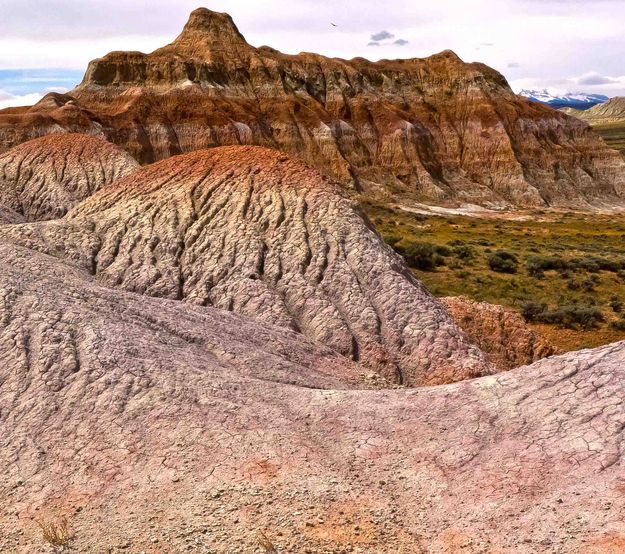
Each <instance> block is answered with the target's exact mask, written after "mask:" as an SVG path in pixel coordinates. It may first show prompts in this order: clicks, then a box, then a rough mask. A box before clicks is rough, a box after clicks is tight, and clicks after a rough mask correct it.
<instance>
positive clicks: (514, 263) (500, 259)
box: [488, 250, 519, 273]
mask: <svg viewBox="0 0 625 554" xmlns="http://www.w3.org/2000/svg"><path fill="white" fill-rule="evenodd" d="M488 265H489V267H490V268H491V269H492V270H493V271H496V272H498V273H516V272H517V267H518V265H519V262H518V259H517V257H516V256H515V255H514V254H512V252H506V251H505V250H497V251H496V252H494V253H493V254H491V255H490V256H488Z"/></svg>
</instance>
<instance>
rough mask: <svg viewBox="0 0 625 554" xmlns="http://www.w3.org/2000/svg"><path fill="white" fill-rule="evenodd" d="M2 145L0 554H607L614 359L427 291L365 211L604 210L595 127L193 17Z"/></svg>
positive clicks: (611, 352)
mask: <svg viewBox="0 0 625 554" xmlns="http://www.w3.org/2000/svg"><path fill="white" fill-rule="evenodd" d="M29 139H30V140H29ZM0 142H1V144H2V150H3V151H2V153H0V257H1V258H0V259H1V260H2V263H0V360H2V363H1V364H0V441H1V442H0V444H1V448H0V469H1V471H2V475H3V479H2V480H1V481H0V500H1V503H0V552H2V553H4V552H9V553H19V554H22V553H24V554H26V553H33V552H44V553H47V552H49V553H52V552H60V551H67V552H81V553H82V552H94V553H107V554H109V553H121V552H132V553H136V554H138V553H140V552H144V553H177V552H187V551H193V552H202V553H233V554H234V553H247V552H251V553H254V552H256V553H262V552H265V553H319V554H321V553H336V554H338V553H347V552H360V553H363V554H364V553H400V552H405V553H455V552H470V553H485V554H490V553H496V554H498V553H527V554H530V553H532V554H533V553H537V552H549V553H596V554H602V553H612V552H619V551H622V550H623V549H625V479H624V478H623V463H624V457H623V448H624V439H625V437H624V429H625V404H624V403H623V396H624V394H625V343H622V342H621V343H614V344H610V345H607V346H603V347H601V348H597V349H586V350H582V351H577V352H569V353H566V354H562V355H558V351H557V349H556V348H555V347H553V346H552V345H551V344H549V343H548V342H547V341H546V340H545V339H544V338H543V337H541V336H539V335H538V334H537V333H536V332H535V331H533V330H531V329H529V328H528V327H527V326H526V325H525V323H524V321H523V320H522V318H520V316H518V315H516V314H512V313H509V312H508V311H506V310H504V309H503V308H499V307H496V306H490V305H487V304H483V303H482V304H479V303H475V302H472V301H470V300H467V299H464V298H447V299H445V300H444V301H443V302H441V301H439V300H438V299H436V298H434V297H433V296H432V295H431V294H430V293H429V292H428V291H427V290H426V288H425V287H424V285H423V284H422V283H421V282H420V281H419V280H418V279H417V278H416V277H415V276H414V274H413V273H412V272H411V271H410V269H409V268H408V267H407V265H406V263H405V262H404V260H403V259H402V258H401V257H400V256H399V255H398V254H397V253H395V252H394V251H393V249H392V248H391V247H390V246H388V245H387V244H385V242H384V241H383V240H382V239H381V237H380V236H379V235H378V233H377V231H376V230H375V228H374V226H373V225H372V223H371V222H370V221H369V220H368V219H367V217H366V216H365V215H364V214H363V213H362V211H361V209H360V207H359V204H358V200H357V199H358V193H361V192H367V193H369V194H378V195H380V196H381V197H387V198H389V197H390V198H393V197H395V196H396V197H401V198H403V199H406V201H408V200H410V199H412V200H436V201H440V202H448V203H458V204H461V203H464V202H474V203H479V204H482V205H484V206H490V207H503V206H507V207H514V208H519V207H542V208H545V207H550V208H571V207H575V208H577V209H582V208H584V209H589V210H590V209H595V208H601V209H603V210H605V209H606V208H619V207H620V206H621V203H622V200H623V185H624V184H625V166H624V162H623V159H622V158H621V157H620V156H619V154H618V153H617V152H615V151H614V150H611V149H609V148H608V147H606V146H605V144H604V143H603V142H602V141H601V139H600V138H598V137H597V135H595V133H594V132H593V131H592V130H591V129H590V128H589V127H588V126H587V125H586V124H585V123H583V122H581V121H579V120H576V119H574V118H572V117H570V116H568V115H566V114H563V113H560V112H556V111H553V110H551V109H549V108H546V107H543V106H538V105H536V104H532V103H530V102H528V101H526V100H523V99H520V98H518V97H516V96H515V95H514V94H513V93H512V92H511V91H510V89H509V87H508V85H507V84H506V82H505V80H504V78H503V77H502V76H501V75H499V74H498V73H496V72H495V71H493V70H491V69H489V68H487V67H486V66H483V65H480V64H464V63H463V62H461V61H460V60H459V59H458V58H457V57H456V56H454V55H453V54H452V53H449V52H447V53H443V54H440V55H437V56H434V57H432V58H428V59H426V60H396V61H382V62H377V63H372V62H368V61H366V60H360V59H357V60H351V61H344V60H336V59H328V58H323V57H321V56H317V55H313V54H302V55H299V56H287V55H283V54H280V53H279V52H276V51H275V50H272V49H270V48H267V47H261V48H258V49H257V48H254V47H252V46H250V45H249V44H247V43H246V42H245V40H244V39H243V37H242V35H241V34H240V33H239V31H238V30H237V28H236V27H235V25H234V23H233V22H232V20H231V19H230V17H229V16H227V15H225V14H218V13H215V12H211V11H209V10H206V9H199V10H196V11H195V12H193V13H192V14H191V18H190V20H189V23H188V24H187V25H186V27H185V29H184V31H183V33H182V34H181V35H180V36H179V37H178V38H177V39H176V40H175V41H174V42H173V43H172V44H171V45H169V46H167V47H165V48H162V49H160V50H157V51H156V52H154V53H152V54H148V55H145V54H141V53H113V54H110V55H108V56H106V57H105V58H102V59H100V60H96V61H95V62H93V63H92V64H91V65H90V67H89V69H88V70H87V73H86V76H85V79H84V81H83V83H82V84H81V85H80V86H79V87H78V88H77V89H75V90H74V91H72V92H71V93H69V94H67V95H58V94H52V95H49V96H48V97H46V98H44V100H42V101H41V102H40V103H39V104H38V105H36V106H33V107H31V108H17V109H9V110H5V111H3V112H0Z"/></svg>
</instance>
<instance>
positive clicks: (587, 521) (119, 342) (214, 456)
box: [0, 244, 625, 553]
mask: <svg viewBox="0 0 625 554" xmlns="http://www.w3.org/2000/svg"><path fill="white" fill-rule="evenodd" d="M0 254H1V255H2V259H3V260H5V263H4V264H3V266H2V270H1V271H0V293H1V294H0V298H1V302H0V349H1V350H2V352H1V354H2V359H3V370H2V381H1V386H0V414H1V419H0V423H1V426H2V433H1V437H2V448H1V449H0V465H1V466H2V467H3V468H4V469H3V475H4V479H3V481H2V484H0V498H2V499H3V504H2V506H3V507H2V512H1V513H0V549H2V551H3V552H19V553H30V552H33V551H38V552H39V551H41V552H46V551H47V550H46V548H45V547H44V546H43V545H42V543H41V539H40V533H39V530H38V528H37V526H36V524H35V522H34V519H33V518H36V519H42V518H54V517H60V516H61V515H67V516H68V517H69V519H70V521H71V526H72V529H73V531H74V534H75V539H74V541H73V547H72V548H73V551H76V552H123V551H128V550H129V551H131V552H140V551H144V552H154V553H157V552H180V551H182V550H186V549H189V550H192V551H197V552H206V553H209V552H220V553H221V552H223V553H226V552H228V553H237V552H261V550H260V549H259V548H258V547H257V545H258V542H257V541H258V536H259V535H258V533H259V531H262V533H263V534H264V535H265V536H267V537H269V538H270V540H271V541H272V542H273V543H274V544H275V545H276V546H277V548H278V552H306V551H307V550H306V549H308V551H309V552H336V553H338V552H363V553H364V552H367V553H368V552H380V553H382V552H401V551H402V550H401V549H402V548H403V549H404V551H405V552H457V551H458V549H460V548H462V549H463V551H467V552H484V553H491V552H527V553H534V552H557V553H563V552H606V553H607V552H614V550H611V548H612V546H613V545H614V544H618V540H619V537H622V536H623V533H625V525H624V524H623V518H622V516H623V514H624V513H625V511H624V508H625V506H624V498H625V496H624V495H623V490H625V489H624V487H625V482H624V481H623V479H622V472H621V463H622V447H623V429H624V428H625V409H624V407H623V403H622V388H623V385H622V383H623V382H624V377H625V375H623V368H625V344H623V343H619V344H615V345H611V346H608V347H604V348H601V349H598V350H594V351H593V350H590V351H583V352H580V353H572V354H567V355H565V356H561V357H556V358H549V359H547V360H543V361H541V362H537V363H535V364H534V365H532V366H528V367H523V368H519V369H516V370H513V371H511V372H508V373H504V374H500V375H498V376H489V377H484V378H481V379H477V380H473V381H467V382H463V383H457V384H454V385H447V386H442V387H433V388H424V389H415V390H408V389H403V390H363V387H362V385H361V384H360V383H359V372H360V369H361V368H359V367H358V366H356V365H355V364H351V363H350V362H348V361H346V360H345V359H342V358H341V357H339V356H337V355H336V354H334V353H332V352H331V351H329V350H328V349H324V348H322V347H319V346H315V345H312V344H310V343H306V342H305V341H303V340H302V338H301V337H300V336H299V335H297V334H296V333H290V332H288V331H285V330H284V329H279V328H275V327H272V326H269V325H268V324H266V323H259V322H254V321H253V320H251V319H248V318H245V317H243V316H237V315H233V314H228V313H224V312H223V311H220V310H215V309H213V308H206V307H201V306H191V305H188V304H182V303H180V302H175V301H170V300H165V299H159V298H147V297H141V296H138V295H135V294H132V293H125V292H122V291H118V290H111V289H108V288H105V287H102V286H101V285H99V284H97V283H96V282H94V280H93V278H92V277H90V276H88V275H86V274H85V273H84V272H81V271H78V270H76V269H73V268H70V267H67V266H65V265H64V264H62V263H61V262H59V261H57V260H54V259H53V258H49V257H47V256H44V255H42V254H37V253H33V252H32V251H28V250H27V249H22V248H17V247H15V246H14V245H5V244H3V245H1V246H0ZM42 288H43V289H45V290H46V291H48V292H47V294H45V295H42V294H41V289H42ZM338 375H341V376H342V377H341V378H339V377H337V376H338Z"/></svg>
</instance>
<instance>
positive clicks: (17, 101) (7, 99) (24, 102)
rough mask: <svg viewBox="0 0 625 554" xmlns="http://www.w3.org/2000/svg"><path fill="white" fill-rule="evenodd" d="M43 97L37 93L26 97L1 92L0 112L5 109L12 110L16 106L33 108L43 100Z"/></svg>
mask: <svg viewBox="0 0 625 554" xmlns="http://www.w3.org/2000/svg"><path fill="white" fill-rule="evenodd" d="M42 98H43V96H42V95H41V94H39V93H37V92H33V93H31V94H24V95H15V94H11V93H9V92H7V91H6V90H0V110H3V109H4V108H12V107H14V106H32V105H33V104H36V103H37V102H39V100H41V99H42Z"/></svg>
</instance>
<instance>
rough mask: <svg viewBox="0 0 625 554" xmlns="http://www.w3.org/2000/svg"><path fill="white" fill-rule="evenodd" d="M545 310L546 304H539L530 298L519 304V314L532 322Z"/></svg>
mask: <svg viewBox="0 0 625 554" xmlns="http://www.w3.org/2000/svg"><path fill="white" fill-rule="evenodd" d="M546 310H547V304H539V303H538V302H534V301H532V300H530V301H529V302H525V303H524V304H523V306H521V315H522V316H523V317H524V318H525V321H529V322H534V321H538V318H539V317H540V316H541V315H542V314H543V313H545V311H546Z"/></svg>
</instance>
